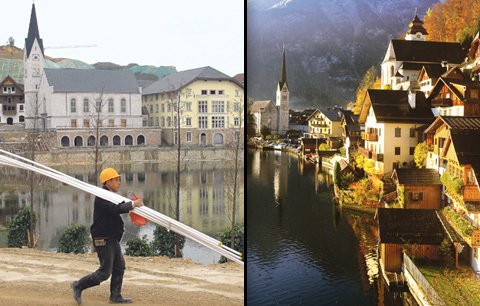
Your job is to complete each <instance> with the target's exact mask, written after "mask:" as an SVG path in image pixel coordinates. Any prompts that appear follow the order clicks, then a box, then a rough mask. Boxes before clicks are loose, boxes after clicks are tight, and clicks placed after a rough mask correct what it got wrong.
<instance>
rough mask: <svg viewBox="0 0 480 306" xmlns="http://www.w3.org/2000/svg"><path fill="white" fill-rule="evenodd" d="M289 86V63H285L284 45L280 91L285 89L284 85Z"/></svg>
mask: <svg viewBox="0 0 480 306" xmlns="http://www.w3.org/2000/svg"><path fill="white" fill-rule="evenodd" d="M284 84H287V88H288V82H287V62H286V61H285V44H284V45H283V54H282V67H281V68H280V81H279V82H278V85H279V86H280V90H281V89H282V88H283V85H284Z"/></svg>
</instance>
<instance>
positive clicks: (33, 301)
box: [0, 248, 244, 306]
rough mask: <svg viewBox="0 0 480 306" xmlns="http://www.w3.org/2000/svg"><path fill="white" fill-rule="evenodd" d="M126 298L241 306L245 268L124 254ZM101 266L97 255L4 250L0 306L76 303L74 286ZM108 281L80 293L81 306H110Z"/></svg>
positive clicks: (141, 302)
mask: <svg viewBox="0 0 480 306" xmlns="http://www.w3.org/2000/svg"><path fill="white" fill-rule="evenodd" d="M125 260H126V263H127V270H126V271H125V277H124V282H123V292H122V293H123V295H124V296H127V297H131V298H132V299H134V302H135V304H134V305H145V306H147V305H148V306H150V305H208V306H212V305H243V304H244V293H243V289H244V284H243V281H244V274H243V267H242V266H240V265H238V264H236V263H227V264H223V265H200V264H195V263H192V262H191V261H190V260H183V259H168V258H165V257H147V258H144V257H130V256H125ZM97 268H98V259H97V256H96V254H79V255H75V254H60V253H49V252H44V251H38V250H30V249H7V248H0V305H35V306H36V305H62V306H63V305H76V303H75V301H74V300H73V298H72V295H71V289H70V282H72V281H73V280H75V279H78V278H80V277H82V276H84V275H86V274H88V273H91V272H93V271H94V270H96V269H97ZM109 286H110V281H109V280H108V281H106V282H104V283H102V284H101V285H100V286H97V287H94V288H90V289H88V290H86V291H84V292H83V294H82V301H83V303H82V305H87V306H88V305H110V304H109V303H108V297H109V294H110V293H109V288H110V287H109Z"/></svg>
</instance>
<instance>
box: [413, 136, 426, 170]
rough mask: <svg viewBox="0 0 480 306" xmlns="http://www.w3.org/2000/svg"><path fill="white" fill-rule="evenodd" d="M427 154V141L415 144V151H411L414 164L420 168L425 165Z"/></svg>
mask: <svg viewBox="0 0 480 306" xmlns="http://www.w3.org/2000/svg"><path fill="white" fill-rule="evenodd" d="M427 154H428V147H427V143H426V142H425V141H424V142H421V143H419V144H417V145H416V146H415V151H414V153H413V158H414V160H415V164H416V165H417V167H418V168H420V169H422V168H424V167H425V161H426V160H427Z"/></svg>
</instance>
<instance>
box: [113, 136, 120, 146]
mask: <svg viewBox="0 0 480 306" xmlns="http://www.w3.org/2000/svg"><path fill="white" fill-rule="evenodd" d="M113 145H114V146H119V145H120V136H118V135H115V136H113Z"/></svg>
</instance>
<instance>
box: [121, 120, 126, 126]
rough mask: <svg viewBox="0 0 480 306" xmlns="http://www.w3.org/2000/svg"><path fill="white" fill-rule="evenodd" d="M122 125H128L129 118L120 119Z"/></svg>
mask: <svg viewBox="0 0 480 306" xmlns="http://www.w3.org/2000/svg"><path fill="white" fill-rule="evenodd" d="M120 125H121V127H127V119H121V120H120Z"/></svg>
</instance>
